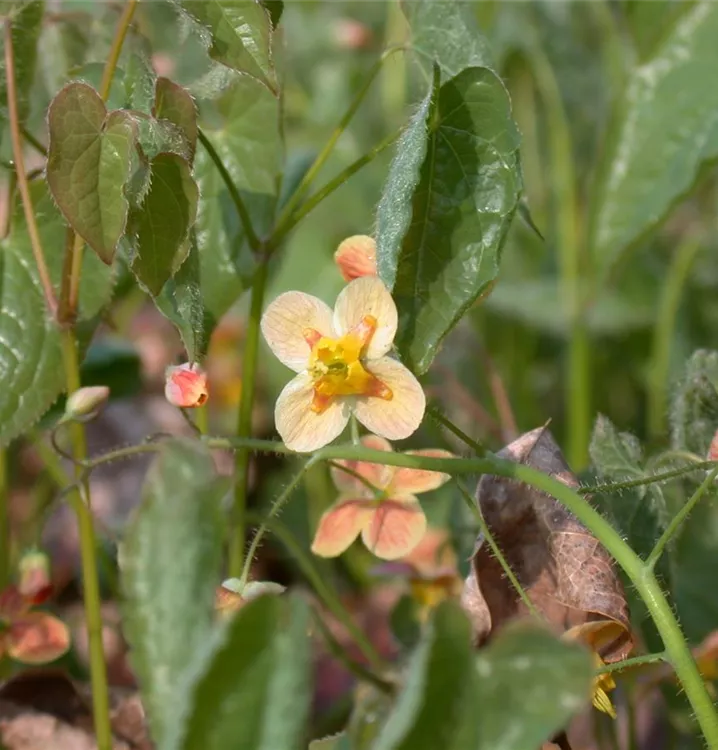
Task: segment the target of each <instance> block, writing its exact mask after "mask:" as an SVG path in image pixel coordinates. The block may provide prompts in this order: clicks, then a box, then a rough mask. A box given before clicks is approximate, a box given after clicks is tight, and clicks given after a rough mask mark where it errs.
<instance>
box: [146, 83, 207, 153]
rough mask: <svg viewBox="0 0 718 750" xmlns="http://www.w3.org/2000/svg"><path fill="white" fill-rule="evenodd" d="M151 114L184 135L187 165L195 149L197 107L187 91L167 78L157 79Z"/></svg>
mask: <svg viewBox="0 0 718 750" xmlns="http://www.w3.org/2000/svg"><path fill="white" fill-rule="evenodd" d="M152 114H153V115H154V116H155V117H156V118H157V119H158V120H169V121H170V122H171V123H173V124H174V125H176V126H177V127H178V128H179V129H180V130H181V131H182V133H183V134H184V136H185V138H186V139H187V143H188V144H189V151H190V152H189V163H190V164H192V161H193V160H194V152H195V150H196V148H197V107H196V106H195V103H194V99H192V97H191V96H190V94H189V92H188V91H187V89H184V88H182V86H180V85H179V84H176V83H173V82H172V81H170V80H169V79H168V78H158V79H157V84H156V87H155V104H154V108H153V109H152Z"/></svg>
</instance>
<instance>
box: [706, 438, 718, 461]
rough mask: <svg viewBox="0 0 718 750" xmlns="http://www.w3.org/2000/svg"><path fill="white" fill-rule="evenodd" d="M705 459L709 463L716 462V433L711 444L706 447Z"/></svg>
mask: <svg viewBox="0 0 718 750" xmlns="http://www.w3.org/2000/svg"><path fill="white" fill-rule="evenodd" d="M706 458H707V459H708V460H709V461H718V432H716V433H715V435H713V439H712V440H711V444H710V445H709V446H708V455H707V456H706Z"/></svg>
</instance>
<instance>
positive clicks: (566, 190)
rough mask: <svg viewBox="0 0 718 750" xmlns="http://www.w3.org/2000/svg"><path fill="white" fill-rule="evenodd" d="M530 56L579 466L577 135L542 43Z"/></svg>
mask: <svg viewBox="0 0 718 750" xmlns="http://www.w3.org/2000/svg"><path fill="white" fill-rule="evenodd" d="M530 61H531V63H532V68H533V70H534V73H535V75H536V83H537V85H538V88H539V91H540V93H541V98H542V99H543V102H544V106H545V109H546V116H547V119H548V128H547V130H548V138H549V157H550V162H551V165H550V166H551V174H552V182H553V184H554V186H555V188H554V211H555V212H556V245H557V253H558V263H559V272H560V276H561V291H562V297H563V302H564V304H565V305H566V311H567V314H568V320H569V348H568V357H567V360H566V377H565V384H564V392H565V394H566V407H565V408H566V417H567V420H568V425H567V430H568V438H567V443H568V450H567V454H568V455H567V457H568V462H569V464H570V465H571V466H572V467H573V469H574V470H576V471H578V470H579V469H582V468H583V467H584V466H585V465H586V462H587V460H588V443H589V439H590V434H591V387H590V386H591V383H590V373H591V362H590V348H589V344H588V331H587V328H586V314H585V309H584V305H583V303H582V299H581V296H582V289H581V271H582V269H581V265H582V248H583V237H582V231H581V222H580V207H579V200H578V193H577V179H576V174H575V170H574V163H573V147H572V143H573V138H572V136H571V128H570V126H569V123H568V118H567V117H566V111H565V108H564V105H563V100H562V98H561V91H560V89H559V86H558V82H557V80H556V76H555V75H554V72H553V70H552V68H551V64H550V62H549V61H548V59H547V58H546V56H545V55H544V54H543V53H542V52H541V51H540V50H539V49H533V50H532V51H531V54H530Z"/></svg>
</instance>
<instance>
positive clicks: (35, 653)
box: [7, 612, 70, 664]
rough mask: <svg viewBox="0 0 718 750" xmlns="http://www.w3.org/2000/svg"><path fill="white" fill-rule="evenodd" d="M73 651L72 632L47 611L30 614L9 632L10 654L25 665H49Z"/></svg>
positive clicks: (18, 621)
mask: <svg viewBox="0 0 718 750" xmlns="http://www.w3.org/2000/svg"><path fill="white" fill-rule="evenodd" d="M69 648H70V631H69V630H68V628H67V625H65V623H64V622H63V621H62V620H59V619H58V618H57V617H53V616H52V615H48V614H47V613H46V612H28V613H27V614H25V615H23V616H22V617H19V618H17V619H16V620H13V621H12V623H11V624H10V629H9V630H8V632H7V653H8V656H9V657H10V658H11V659H14V660H15V661H19V662H22V663H23V664H47V663H48V662H51V661H55V659H59V658H60V657H61V656H62V655H63V654H64V653H65V652H67V650H68V649H69Z"/></svg>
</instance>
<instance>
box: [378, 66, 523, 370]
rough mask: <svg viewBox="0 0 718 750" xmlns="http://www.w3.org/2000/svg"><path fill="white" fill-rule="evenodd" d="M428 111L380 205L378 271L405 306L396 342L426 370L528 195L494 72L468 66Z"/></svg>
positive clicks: (484, 286) (491, 273) (483, 280)
mask: <svg viewBox="0 0 718 750" xmlns="http://www.w3.org/2000/svg"><path fill="white" fill-rule="evenodd" d="M421 111H422V112H425V113H426V116H427V117H428V120H425V121H422V120H419V119H417V118H414V120H413V121H412V124H411V126H410V128H409V130H408V131H407V133H406V134H405V136H404V138H403V139H402V141H401V143H400V146H399V152H398V154H397V156H396V157H395V160H394V162H393V163H392V166H391V168H390V172H389V178H388V180H387V183H386V185H385V187H384V192H383V195H382V199H381V202H380V203H379V208H378V212H377V258H378V267H379V275H380V276H381V278H382V279H383V280H384V281H385V282H386V284H387V286H389V287H390V288H391V289H392V290H393V296H394V299H395V301H396V304H397V308H398V310H399V331H398V334H397V338H396V343H397V347H398V349H399V352H400V353H401V355H402V357H403V358H404V360H405V361H406V362H407V364H408V365H409V366H410V367H411V368H412V369H414V371H416V372H418V373H423V372H426V370H427V369H428V367H429V365H430V364H431V362H432V360H433V359H434V356H435V355H436V352H437V350H438V347H439V345H440V343H441V341H442V339H443V338H444V337H445V336H446V334H447V333H448V332H449V331H450V330H451V329H452V328H453V327H454V326H455V325H456V324H457V323H458V321H459V320H460V318H461V317H462V316H463V315H464V313H465V312H466V311H467V310H468V309H469V307H470V306H471V305H472V304H473V303H474V302H475V301H476V300H477V299H478V298H479V296H480V295H481V294H483V293H486V292H487V291H489V290H490V288H491V285H492V284H493V282H494V281H495V279H496V276H497V274H498V268H499V260H500V255H501V248H502V246H503V243H504V239H505V237H506V232H507V231H508V228H509V225H510V224H511V220H512V218H513V215H514V213H515V211H516V209H517V206H518V202H519V197H520V194H521V170H520V166H519V154H518V145H519V134H518V130H517V128H516V124H515V123H514V121H513V118H512V116H511V105H510V102H509V97H508V94H507V92H506V89H505V88H504V86H503V84H502V83H501V81H500V80H499V78H498V77H497V76H496V74H495V73H493V72H492V71H491V70H489V69H488V68H467V69H466V70H464V71H463V72H461V73H459V75H457V76H455V77H454V78H452V79H450V80H449V81H447V82H446V83H444V84H443V85H442V86H441V89H440V91H439V94H438V99H437V102H436V108H435V111H433V112H432V111H431V108H430V107H429V106H428V105H426V106H425V105H422V110H421ZM409 139H411V141H409ZM410 145H411V146H412V147H413V149H415V150H414V152H413V153H412V155H408V154H407V153H406V149H407V148H408V147H409V146H410ZM424 151H425V153H426V155H425V157H424V159H423V162H422V163H421V169H420V174H419V182H418V184H417V183H416V167H417V163H418V155H420V154H422V153H423V152H424ZM408 217H411V219H410V220H409V218H408Z"/></svg>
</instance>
